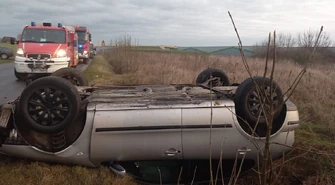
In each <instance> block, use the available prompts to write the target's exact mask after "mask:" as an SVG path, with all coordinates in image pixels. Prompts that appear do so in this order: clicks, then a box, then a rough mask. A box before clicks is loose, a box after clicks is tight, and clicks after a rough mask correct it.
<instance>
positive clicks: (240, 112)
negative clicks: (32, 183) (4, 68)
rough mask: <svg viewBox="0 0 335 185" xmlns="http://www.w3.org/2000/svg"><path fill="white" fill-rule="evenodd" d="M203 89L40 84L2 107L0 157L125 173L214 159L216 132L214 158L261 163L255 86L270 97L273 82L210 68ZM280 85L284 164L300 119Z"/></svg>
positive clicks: (277, 122) (274, 150)
mask: <svg viewBox="0 0 335 185" xmlns="http://www.w3.org/2000/svg"><path fill="white" fill-rule="evenodd" d="M71 70H74V69H71ZM78 78H83V79H84V77H83V76H78V74H77V79H78ZM196 83H197V84H196V85H195V84H171V85H137V86H78V85H73V83H71V82H70V81H68V80H66V79H64V78H62V77H58V76H49V77H43V78H40V79H37V80H35V81H33V82H31V83H30V84H29V85H27V87H26V88H25V89H24V90H23V92H22V94H21V96H20V97H19V98H18V99H16V100H14V101H13V102H10V103H8V104H5V105H3V106H2V108H1V119H0V120H1V121H0V127H1V136H2V137H1V138H2V140H1V142H2V146H1V147H0V152H1V153H3V154H6V155H12V156H18V157H24V158H30V159H34V160H40V161H48V162H56V163H63V164H73V165H82V166H88V167H98V166H99V165H101V164H104V163H106V162H107V163H108V164H109V165H110V166H111V167H112V169H113V171H115V172H117V173H120V174H122V173H124V172H125V171H124V169H123V168H122V166H120V165H118V163H122V162H126V161H148V160H151V161H155V160H171V161H172V160H180V161H182V160H205V159H209V143H210V141H209V139H210V137H209V134H210V129H211V138H212V141H211V142H212V159H214V160H215V159H220V157H221V154H222V153H221V150H222V148H224V155H223V158H224V159H235V158H236V156H237V158H238V159H241V158H243V157H244V158H245V159H246V160H251V161H257V159H258V155H261V149H262V147H263V146H264V140H265V132H264V131H265V129H266V121H265V119H264V114H262V109H261V104H260V98H259V96H258V95H259V94H257V92H256V87H261V88H264V89H265V91H264V92H268V90H269V89H270V88H269V87H270V80H269V79H267V78H263V77H253V78H247V79H245V80H244V81H243V82H242V83H241V84H230V82H229V79H228V78H227V76H226V75H225V73H224V72H223V71H221V70H218V69H206V70H204V71H203V72H202V73H200V74H199V76H198V78H197V79H196ZM256 84H257V85H256ZM273 85H274V87H275V88H272V89H273V90H274V92H273V93H272V94H273V96H272V102H273V105H274V110H276V111H275V112H274V114H273V115H274V119H273V120H274V121H273V127H272V132H271V136H270V142H271V143H279V145H276V144H273V145H271V147H270V149H271V156H272V157H273V158H278V157H281V156H282V155H283V152H288V151H290V146H292V145H293V143H294V130H295V128H296V127H297V126H298V125H299V115H298V110H297V108H296V106H295V105H294V104H293V103H292V102H291V101H287V102H284V101H283V97H282V92H281V89H280V87H279V86H278V85H277V84H276V83H275V82H273ZM265 105H266V106H267V105H268V102H265ZM211 115H212V121H210V120H211ZM256 122H258V124H257V123H256ZM285 145H286V146H288V147H286V146H285Z"/></svg>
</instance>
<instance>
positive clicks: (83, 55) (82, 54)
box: [75, 26, 92, 63]
mask: <svg viewBox="0 0 335 185" xmlns="http://www.w3.org/2000/svg"><path fill="white" fill-rule="evenodd" d="M75 30H76V33H77V35H78V54H79V60H80V62H84V63H87V62H88V60H89V59H90V54H91V51H90V44H91V40H92V38H91V33H90V32H89V30H88V28H87V27H85V26H75Z"/></svg>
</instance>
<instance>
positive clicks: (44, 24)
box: [43, 22, 51, 26]
mask: <svg viewBox="0 0 335 185" xmlns="http://www.w3.org/2000/svg"><path fill="white" fill-rule="evenodd" d="M43 26H51V23H46V22H44V23H43Z"/></svg>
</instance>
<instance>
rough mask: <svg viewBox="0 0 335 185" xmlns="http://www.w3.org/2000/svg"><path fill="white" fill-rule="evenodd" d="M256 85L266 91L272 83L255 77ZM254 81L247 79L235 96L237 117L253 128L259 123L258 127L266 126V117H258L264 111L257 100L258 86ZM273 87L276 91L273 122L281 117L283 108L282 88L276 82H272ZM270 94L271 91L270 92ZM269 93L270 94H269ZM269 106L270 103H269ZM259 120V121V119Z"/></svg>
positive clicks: (267, 79)
mask: <svg viewBox="0 0 335 185" xmlns="http://www.w3.org/2000/svg"><path fill="white" fill-rule="evenodd" d="M253 79H254V81H255V83H256V84H257V85H258V86H259V88H260V89H263V87H265V88H266V89H269V88H270V86H271V81H270V79H269V78H264V77H260V76H256V77H253ZM254 81H253V80H252V78H251V77H250V78H247V79H245V80H244V81H243V82H242V83H241V84H240V85H239V86H238V88H237V89H236V93H235V96H234V103H235V111H236V115H237V116H238V117H239V118H242V119H244V120H245V121H247V123H248V124H249V125H250V126H251V127H252V128H253V126H254V125H255V124H256V123H257V121H258V125H259V124H261V125H264V124H266V119H265V117H264V115H262V116H257V115H260V114H259V113H258V112H255V111H259V110H262V109H261V107H260V105H261V103H260V102H259V99H258V98H257V96H258V94H255V93H257V91H256V87H257V86H256V85H255V83H254ZM272 87H273V91H274V97H273V100H274V103H275V104H274V109H273V110H274V114H273V120H275V119H276V118H278V116H279V115H280V113H281V111H282V108H283V102H284V100H283V99H284V98H283V93H282V90H281V88H280V87H279V86H278V85H277V83H276V82H274V81H272ZM269 92H270V91H269ZM269 92H268V93H269ZM267 103H268V104H267V105H268V106H270V105H269V103H270V102H267ZM252 107H253V108H255V107H258V109H255V110H251V108H252ZM258 118H259V119H258Z"/></svg>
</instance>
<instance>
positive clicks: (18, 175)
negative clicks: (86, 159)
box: [0, 156, 135, 185]
mask: <svg viewBox="0 0 335 185" xmlns="http://www.w3.org/2000/svg"><path fill="white" fill-rule="evenodd" d="M0 174H1V175H0V185H16V184H25V185H39V184H40V185H42V184H43V185H56V184H57V185H58V184H71V185H98V184H99V185H100V184H101V185H102V184H105V185H111V184H113V185H124V184H127V185H128V184H129V185H135V183H133V182H132V181H131V179H130V178H129V177H125V178H117V177H115V176H114V174H113V173H112V172H111V171H110V170H109V169H107V168H106V167H100V168H97V169H95V168H84V167H79V166H66V165H57V164H46V163H42V162H34V161H25V160H21V159H14V158H9V157H4V156H0Z"/></svg>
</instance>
